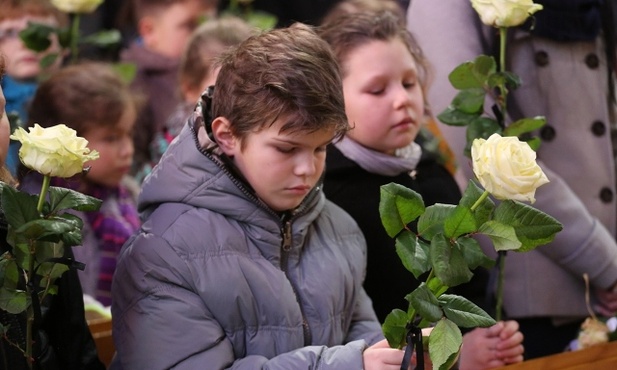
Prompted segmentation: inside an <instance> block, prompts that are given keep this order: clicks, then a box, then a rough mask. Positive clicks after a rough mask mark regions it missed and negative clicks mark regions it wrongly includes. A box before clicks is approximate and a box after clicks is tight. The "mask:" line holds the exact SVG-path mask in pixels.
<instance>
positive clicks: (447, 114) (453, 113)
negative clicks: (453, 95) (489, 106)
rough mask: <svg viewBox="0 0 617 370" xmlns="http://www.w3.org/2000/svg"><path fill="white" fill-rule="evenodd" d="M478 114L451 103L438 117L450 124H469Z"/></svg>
mask: <svg viewBox="0 0 617 370" xmlns="http://www.w3.org/2000/svg"><path fill="white" fill-rule="evenodd" d="M478 116H479V115H478V114H471V113H466V112H464V111H462V110H460V109H457V108H456V107H454V105H449V106H448V107H447V108H446V109H445V110H444V111H443V112H441V113H439V114H438V115H437V119H439V120H440V121H441V122H443V123H445V124H448V125H450V126H467V125H468V124H469V123H470V122H471V121H473V120H474V119H476V118H478Z"/></svg>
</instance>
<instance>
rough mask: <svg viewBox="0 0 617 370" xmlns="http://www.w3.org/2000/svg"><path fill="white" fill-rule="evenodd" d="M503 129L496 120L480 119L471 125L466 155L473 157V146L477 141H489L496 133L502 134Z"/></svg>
mask: <svg viewBox="0 0 617 370" xmlns="http://www.w3.org/2000/svg"><path fill="white" fill-rule="evenodd" d="M501 132H502V128H501V127H500V126H499V123H497V121H496V120H495V119H494V118H488V117H478V118H476V119H474V120H473V121H471V122H470V123H469V126H467V132H466V135H467V145H466V146H465V155H466V156H468V157H471V144H472V143H473V141H474V140H475V139H478V138H482V139H487V138H488V137H489V136H491V135H492V134H494V133H498V134H501Z"/></svg>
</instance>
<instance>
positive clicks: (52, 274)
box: [37, 262, 69, 288]
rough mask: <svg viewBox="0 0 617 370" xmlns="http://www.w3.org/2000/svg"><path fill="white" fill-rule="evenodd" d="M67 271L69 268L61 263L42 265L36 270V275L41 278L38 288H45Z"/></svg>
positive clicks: (45, 263)
mask: <svg viewBox="0 0 617 370" xmlns="http://www.w3.org/2000/svg"><path fill="white" fill-rule="evenodd" d="M68 270H69V267H68V266H67V265H65V264H63V263H53V262H44V263H42V264H41V265H40V267H39V269H38V270H37V274H39V275H41V276H42V277H43V278H42V279H41V282H40V284H39V286H40V287H41V288H45V287H46V286H47V285H51V284H52V283H53V282H54V281H55V280H56V279H57V278H59V277H60V276H62V274H64V273H65V272H66V271H68Z"/></svg>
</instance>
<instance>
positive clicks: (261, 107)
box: [212, 23, 349, 143]
mask: <svg viewBox="0 0 617 370" xmlns="http://www.w3.org/2000/svg"><path fill="white" fill-rule="evenodd" d="M220 66H221V69H220V71H219V74H218V78H217V80H216V87H215V89H214V95H213V101H212V113H213V117H221V116H222V117H225V118H227V119H228V120H229V121H230V122H231V125H230V126H231V131H232V134H233V135H234V136H236V137H237V138H239V139H240V141H241V143H244V140H243V139H245V138H246V136H247V135H248V134H249V133H250V132H256V131H259V130H261V129H263V128H265V127H269V126H270V125H272V124H273V123H274V122H275V121H276V120H277V119H279V118H282V117H286V118H289V121H288V122H287V123H286V124H284V125H283V127H282V128H281V131H287V132H307V133H310V132H314V131H317V130H321V129H333V130H334V133H335V138H338V137H342V135H344V133H345V132H346V131H347V130H348V129H349V125H348V122H347V117H346V115H345V101H344V99H343V87H342V82H341V76H340V73H339V69H338V65H337V63H336V59H335V57H334V55H333V54H332V51H331V49H330V48H329V47H328V44H327V43H326V42H325V41H324V40H322V39H321V38H320V37H319V36H318V35H317V34H316V33H315V31H314V30H313V28H311V27H310V26H307V25H305V24H301V23H295V24H293V25H291V26H290V27H287V28H281V29H274V30H271V31H268V32H264V33H262V34H260V35H257V36H252V37H250V38H248V39H247V40H245V41H244V42H242V43H241V44H239V45H238V46H236V47H234V48H232V49H230V50H228V51H227V52H226V53H224V55H223V56H222V58H221V60H220Z"/></svg>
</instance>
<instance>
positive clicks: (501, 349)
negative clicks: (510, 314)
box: [459, 321, 524, 370]
mask: <svg viewBox="0 0 617 370" xmlns="http://www.w3.org/2000/svg"><path fill="white" fill-rule="evenodd" d="M522 343H523V333H521V332H520V331H518V323H517V322H516V321H505V322H504V321H500V322H498V323H497V324H495V325H493V326H491V327H490V328H478V329H474V330H473V331H471V332H469V333H467V334H465V335H464V336H463V348H462V350H461V361H460V367H459V368H460V369H461V370H483V369H493V368H496V367H500V366H505V365H508V364H513V363H517V362H521V361H523V351H524V349H523V344H522Z"/></svg>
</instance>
